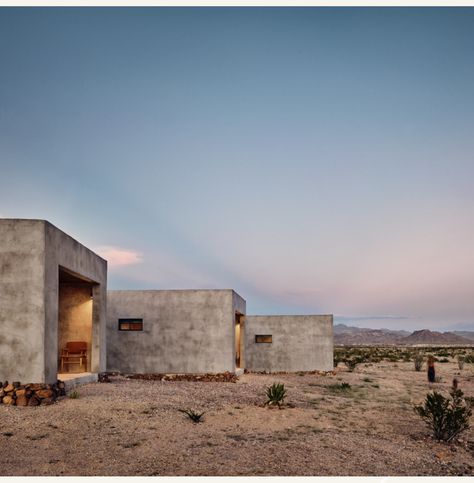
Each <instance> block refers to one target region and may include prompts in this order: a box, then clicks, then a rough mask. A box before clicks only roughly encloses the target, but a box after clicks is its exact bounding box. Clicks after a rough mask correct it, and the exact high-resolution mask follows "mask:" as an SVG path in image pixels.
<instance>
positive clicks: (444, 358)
mask: <svg viewBox="0 0 474 483" xmlns="http://www.w3.org/2000/svg"><path fill="white" fill-rule="evenodd" d="M439 362H443V363H444V362H449V359H447V358H446V357H443V359H440V361H439Z"/></svg>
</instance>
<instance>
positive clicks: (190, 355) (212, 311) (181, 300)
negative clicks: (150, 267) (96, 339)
mask: <svg viewBox="0 0 474 483" xmlns="http://www.w3.org/2000/svg"><path fill="white" fill-rule="evenodd" d="M236 307H239V308H240V309H241V310H244V311H245V301H244V300H243V299H242V298H241V297H239V296H238V295H237V294H235V292H234V291H232V290H119V291H115V290H113V291H109V292H108V300H107V370H109V371H121V372H124V373H205V372H211V373H219V372H225V371H231V372H232V371H234V370H235V354H234V343H235V339H234V337H235V331H234V320H235V318H234V313H235V309H236ZM119 318H142V319H143V331H137V332H134V331H130V332H128V331H119V330H118V319H119Z"/></svg>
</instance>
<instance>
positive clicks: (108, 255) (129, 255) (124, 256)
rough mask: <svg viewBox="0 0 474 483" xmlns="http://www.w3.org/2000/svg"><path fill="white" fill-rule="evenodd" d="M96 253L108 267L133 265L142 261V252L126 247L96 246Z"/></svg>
mask: <svg viewBox="0 0 474 483" xmlns="http://www.w3.org/2000/svg"><path fill="white" fill-rule="evenodd" d="M96 251H97V253H98V254H99V255H100V256H101V257H103V258H105V259H106V260H107V262H108V264H109V267H111V268H115V267H125V266H127V265H135V264H137V263H141V262H143V258H142V254H141V253H139V252H137V251H135V250H128V249H126V248H120V247H113V246H102V247H98V248H97V250H96Z"/></svg>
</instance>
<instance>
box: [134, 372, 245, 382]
mask: <svg viewBox="0 0 474 483" xmlns="http://www.w3.org/2000/svg"><path fill="white" fill-rule="evenodd" d="M125 377H127V378H128V379H144V380H146V381H192V382H236V381H237V376H236V375H235V374H233V373H232V372H221V373H218V374H128V375H126V376H125Z"/></svg>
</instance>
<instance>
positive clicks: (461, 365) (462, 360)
mask: <svg viewBox="0 0 474 483" xmlns="http://www.w3.org/2000/svg"><path fill="white" fill-rule="evenodd" d="M464 362H465V359H464V356H458V367H459V370H460V371H462V370H463V368H464Z"/></svg>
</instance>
